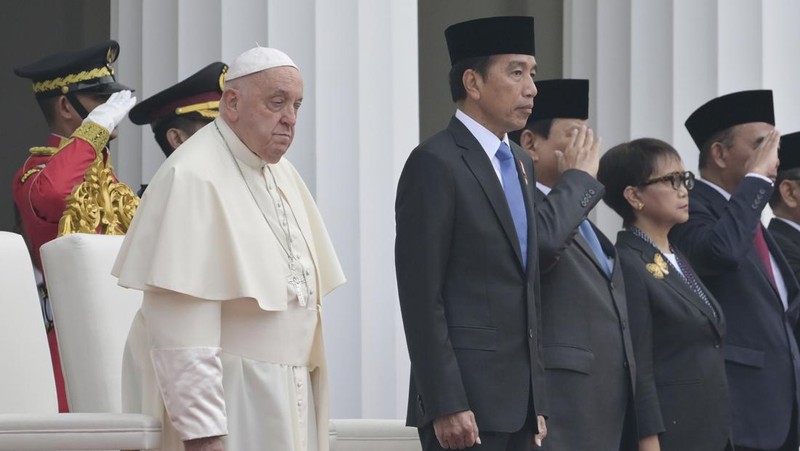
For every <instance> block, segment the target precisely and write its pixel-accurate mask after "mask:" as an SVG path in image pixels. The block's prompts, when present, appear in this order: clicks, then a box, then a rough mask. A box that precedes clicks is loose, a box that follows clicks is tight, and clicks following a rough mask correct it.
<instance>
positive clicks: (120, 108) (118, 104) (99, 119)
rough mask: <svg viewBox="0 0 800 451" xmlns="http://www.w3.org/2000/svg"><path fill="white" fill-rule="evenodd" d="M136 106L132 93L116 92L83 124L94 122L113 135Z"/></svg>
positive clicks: (126, 91)
mask: <svg viewBox="0 0 800 451" xmlns="http://www.w3.org/2000/svg"><path fill="white" fill-rule="evenodd" d="M134 105H136V97H133V96H132V95H131V92H130V91H128V90H125V91H119V92H115V93H114V94H111V97H109V98H108V100H106V103H104V104H102V105H97V107H95V109H93V110H92V112H91V113H89V115H88V116H86V119H84V120H83V122H84V123H86V122H94V123H95V124H97V125H99V126H101V127H104V128H105V129H106V130H108V132H109V133H111V132H113V131H114V129H115V128H117V125H119V123H120V122H122V120H123V119H125V116H127V115H128V111H130V110H131V108H133V106H134Z"/></svg>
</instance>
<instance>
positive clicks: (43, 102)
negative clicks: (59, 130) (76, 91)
mask: <svg viewBox="0 0 800 451" xmlns="http://www.w3.org/2000/svg"><path fill="white" fill-rule="evenodd" d="M58 98H59V96H55V97H37V98H36V102H37V103H38V104H39V109H41V110H42V115H44V120H45V121H47V125H48V126H49V127H52V126H53V125H54V124H55V121H56V102H57V101H58Z"/></svg>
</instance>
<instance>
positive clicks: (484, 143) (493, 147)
mask: <svg viewBox="0 0 800 451" xmlns="http://www.w3.org/2000/svg"><path fill="white" fill-rule="evenodd" d="M456 119H458V120H459V121H461V123H462V124H464V126H465V127H467V130H469V132H470V133H472V136H474V137H475V139H477V140H478V143H479V144H480V145H481V147H482V148H483V151H484V152H486V155H488V156H489V159H491V158H493V157H494V154H495V153H496V152H497V150H498V149H499V148H500V141H501V140H500V139H497V136H495V134H494V133H492V132H490V131H489V129H487V128H486V127H484V126H483V125H481V124H479V123H478V122H477V121H476V120H475V119H473V118H471V117H469V116H468V115H467V113H465V112H463V111H461V110H459V109H456ZM502 142H504V143H506V145H507V146H509V149H510V148H511V146H510V145H509V144H508V133H506V134H505V135H503V139H502Z"/></svg>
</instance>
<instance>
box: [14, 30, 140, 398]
mask: <svg viewBox="0 0 800 451" xmlns="http://www.w3.org/2000/svg"><path fill="white" fill-rule="evenodd" d="M118 54H119V44H117V42H115V41H107V42H104V43H102V44H98V45H95V46H92V47H88V48H84V49H80V50H74V51H66V52H61V53H58V54H55V55H51V56H48V57H46V58H43V59H41V60H39V61H37V62H35V63H32V64H29V65H27V66H23V67H18V68H16V69H14V73H15V74H17V75H18V76H20V77H23V78H28V79H30V80H31V81H32V82H33V92H34V93H35V95H36V100H37V102H38V103H39V106H40V107H41V109H42V113H43V114H44V117H45V119H46V120H47V125H48V127H49V129H50V136H49V138H48V141H47V145H46V146H43V147H32V148H31V149H30V157H29V158H28V159H27V160H26V161H25V164H23V166H22V168H20V169H19V171H17V173H16V175H15V176H14V181H13V194H14V204H15V207H16V209H17V210H18V214H19V218H20V220H21V225H22V232H23V236H24V237H25V241H26V243H27V244H28V248H29V250H30V252H31V257H32V259H33V262H34V265H35V267H36V269H37V270H38V271H39V272H40V274H41V270H42V262H41V258H40V256H39V248H40V247H41V245H42V244H44V243H46V242H48V241H50V240H52V239H54V238H55V237H56V235H57V233H58V222H59V220H60V219H61V216H62V214H63V212H64V209H65V206H66V198H67V196H68V195H69V194H70V193H71V192H72V189H73V188H74V187H75V186H76V185H78V184H80V183H81V182H83V177H84V173H85V172H86V170H87V168H88V167H89V166H90V165H91V163H92V162H93V161H94V159H95V157H96V155H97V152H102V153H103V155H104V156H105V157H106V158H107V157H108V148H107V145H108V141H109V140H111V139H113V138H115V137H116V127H117V125H119V123H120V122H121V121H122V119H123V118H124V117H125V116H126V114H127V113H128V111H129V110H130V109H131V108H132V107H133V105H134V104H135V103H136V98H135V97H133V96H132V94H131V89H130V88H127V87H125V86H123V85H121V84H119V83H117V81H116V79H115V77H114V69H113V68H112V67H111V63H113V62H114V61H115V60H116V59H117V55H118ZM40 292H41V293H42V294H43V296H42V299H43V304H42V310H43V312H44V315H45V323H46V326H47V328H48V339H49V342H50V351H51V356H52V358H53V369H54V371H55V377H56V388H57V389H58V404H59V411H62V412H63V411H67V403H66V394H65V391H64V382H63V377H62V375H61V363H60V360H59V358H58V347H57V344H56V339H55V333H54V330H53V329H52V316H50V314H49V306H48V305H47V301H46V290H45V289H44V287H43V285H41V286H40Z"/></svg>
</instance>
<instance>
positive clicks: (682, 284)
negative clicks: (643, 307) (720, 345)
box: [619, 232, 722, 336]
mask: <svg viewBox="0 0 800 451" xmlns="http://www.w3.org/2000/svg"><path fill="white" fill-rule="evenodd" d="M619 239H620V240H623V241H624V242H625V243H626V244H627V245H628V246H630V247H632V248H634V249H636V250H637V251H638V252H639V256H640V258H641V259H642V264H643V265H647V264H649V263H653V260H654V257H655V254H656V253H658V251H657V250H656V249H655V248H653V247H652V246H651V245H649V244H648V243H645V242H644V241H643V240H642V239H641V238H639V237H637V236H635V235H633V234H632V233H629V232H623V233H621V234H620V237H619ZM680 258H683V260H684V261H688V260H686V259H685V258H684V257H683V256H682V255H681V256H680ZM664 260H665V261H668V259H667V258H666V257H664ZM696 278H697V276H696V275H695V279H696ZM661 281H662V282H663V283H664V285H666V286H668V287H669V288H670V289H671V290H672V291H674V292H675V293H676V294H678V295H679V296H680V298H681V299H682V300H683V301H684V302H686V303H688V304H689V305H691V306H692V307H694V309H695V310H697V311H698V312H699V313H700V314H701V315H703V316H704V317H706V319H707V320H708V321H709V323H711V325H712V326H713V327H714V330H716V332H717V334H719V335H720V336H722V330H720V328H721V324H720V321H719V319H718V318H715V317H714V314H713V313H712V312H711V311H710V310H709V308H708V306H707V305H706V303H705V302H704V301H703V300H702V299H701V298H700V296H699V295H698V294H697V293H695V292H694V290H692V288H691V287H689V284H688V283H686V281H685V280H684V279H683V276H681V274H680V273H679V272H678V270H677V269H676V268H675V267H673V266H672V264H671V263H670V266H669V273H668V274H665V275H664V278H663V279H661ZM701 287H702V288H703V290H704V291H705V294H706V297H708V299H709V302H711V305H712V306H713V307H714V309H716V310H717V312H718V314H719V312H722V310H721V308H720V306H719V305H717V304H716V301H713V300H712V296H711V294H710V293H711V292H710V291H708V290H707V289H706V288H705V287H703V286H702V285H701Z"/></svg>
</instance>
